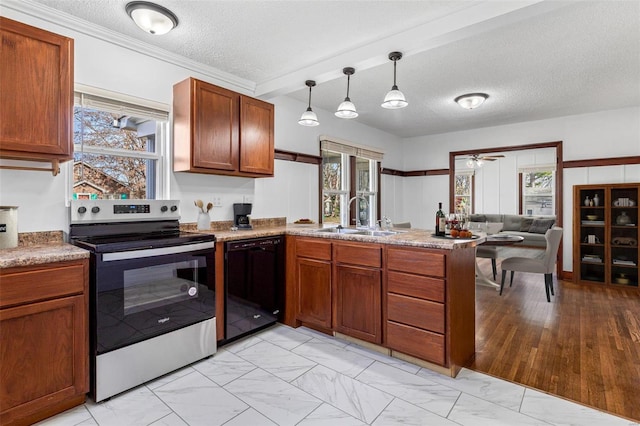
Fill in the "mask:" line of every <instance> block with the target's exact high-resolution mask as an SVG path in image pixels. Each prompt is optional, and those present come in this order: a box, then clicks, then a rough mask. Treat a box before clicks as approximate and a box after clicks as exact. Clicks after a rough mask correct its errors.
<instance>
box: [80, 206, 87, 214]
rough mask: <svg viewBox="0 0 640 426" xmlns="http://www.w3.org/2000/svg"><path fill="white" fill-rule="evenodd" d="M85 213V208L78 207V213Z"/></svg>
mask: <svg viewBox="0 0 640 426" xmlns="http://www.w3.org/2000/svg"><path fill="white" fill-rule="evenodd" d="M86 212H87V208H86V207H85V206H80V207H78V213H80V214H85V213H86Z"/></svg>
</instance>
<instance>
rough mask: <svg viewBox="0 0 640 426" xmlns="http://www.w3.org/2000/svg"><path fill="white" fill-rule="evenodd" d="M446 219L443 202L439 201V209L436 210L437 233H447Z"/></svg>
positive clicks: (439, 234) (441, 235)
mask: <svg viewBox="0 0 640 426" xmlns="http://www.w3.org/2000/svg"><path fill="white" fill-rule="evenodd" d="M445 226H446V219H445V217H444V213H443V212H442V203H438V211H437V212H436V235H437V236H439V237H444V234H445Z"/></svg>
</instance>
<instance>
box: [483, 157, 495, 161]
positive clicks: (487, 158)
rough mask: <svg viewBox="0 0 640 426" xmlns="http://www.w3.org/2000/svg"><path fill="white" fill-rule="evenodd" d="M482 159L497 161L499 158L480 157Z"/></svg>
mask: <svg viewBox="0 0 640 426" xmlns="http://www.w3.org/2000/svg"><path fill="white" fill-rule="evenodd" d="M480 160H482V161H496V160H497V158H493V157H480Z"/></svg>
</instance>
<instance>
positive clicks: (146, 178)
mask: <svg viewBox="0 0 640 426" xmlns="http://www.w3.org/2000/svg"><path fill="white" fill-rule="evenodd" d="M104 93H105V92H102V93H101V94H104ZM114 96H115V97H122V95H118V94H114ZM131 100H132V99H127V101H128V102H124V101H120V100H117V99H112V98H108V97H103V96H98V95H95V94H92V93H85V92H76V93H75V105H74V111H73V112H74V122H73V144H74V162H73V184H72V186H73V190H72V197H73V198H79V199H82V198H86V199H129V198H131V199H155V198H164V195H165V187H166V185H165V184H164V182H165V173H164V171H165V170H166V169H167V167H166V165H165V164H163V159H164V158H165V157H166V156H163V153H164V149H165V139H166V134H167V131H168V121H169V117H168V113H167V112H166V111H163V110H160V109H157V108H150V107H147V106H144V105H138V104H135V103H131V102H129V101H131ZM134 101H135V100H134ZM142 102H143V103H149V102H148V101H142Z"/></svg>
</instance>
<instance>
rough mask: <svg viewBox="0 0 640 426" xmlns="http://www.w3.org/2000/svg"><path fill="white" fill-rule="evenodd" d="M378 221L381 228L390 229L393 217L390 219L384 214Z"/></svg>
mask: <svg viewBox="0 0 640 426" xmlns="http://www.w3.org/2000/svg"><path fill="white" fill-rule="evenodd" d="M378 223H379V224H380V225H379V226H380V229H382V230H384V231H388V230H389V229H391V228H392V223H391V219H389V218H388V217H386V216H382V219H380V220H378Z"/></svg>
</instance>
